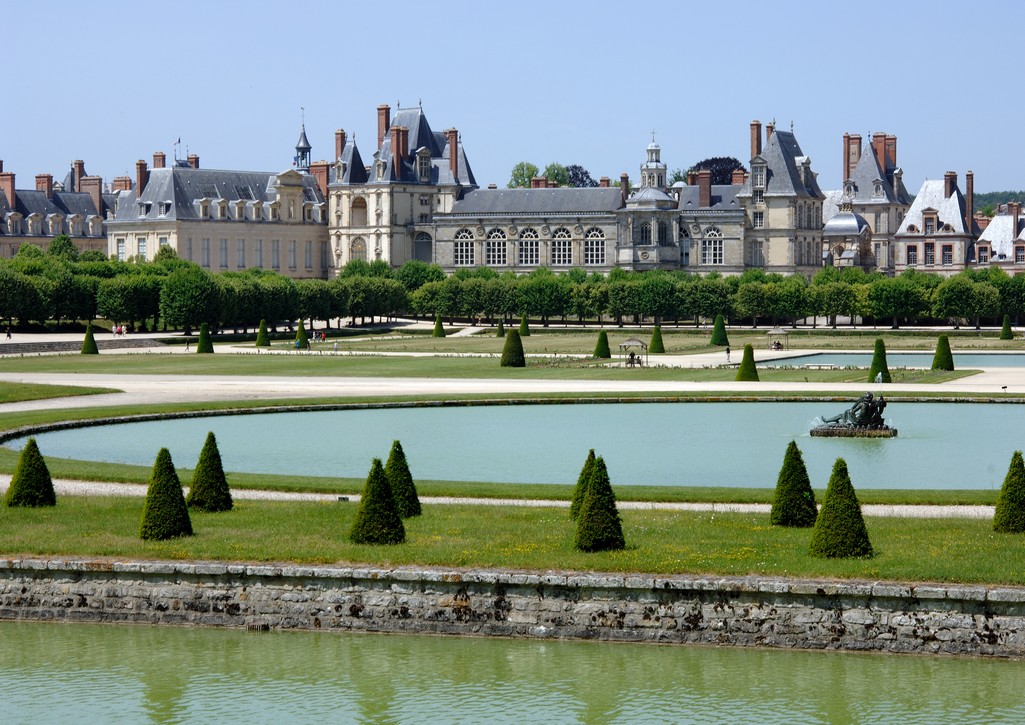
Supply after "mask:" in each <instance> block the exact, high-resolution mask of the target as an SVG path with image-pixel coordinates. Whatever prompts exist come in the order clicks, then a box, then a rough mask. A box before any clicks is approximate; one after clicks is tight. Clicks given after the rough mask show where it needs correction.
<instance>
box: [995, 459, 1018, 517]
mask: <svg viewBox="0 0 1025 725" xmlns="http://www.w3.org/2000/svg"><path fill="white" fill-rule="evenodd" d="M993 530H994V531H996V532H998V533H1004V534H1021V533H1025V464H1023V463H1022V457H1021V451H1015V452H1014V455H1012V456H1011V465H1010V466H1008V468H1007V475H1006V476H1005V477H1004V485H1003V486H1001V487H1000V495H999V496H998V497H997V505H996V508H995V510H994V512H993Z"/></svg>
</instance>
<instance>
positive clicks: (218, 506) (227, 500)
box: [185, 431, 233, 511]
mask: <svg viewBox="0 0 1025 725" xmlns="http://www.w3.org/2000/svg"><path fill="white" fill-rule="evenodd" d="M185 504H186V505H187V506H188V507H189V508H190V509H197V510H199V511H231V507H232V505H233V502H232V500H231V490H230V489H229V488H228V479H227V478H226V477H225V475H224V466H223V465H221V452H220V451H219V450H218V449H217V438H216V437H215V436H214V434H213V431H210V432H209V433H207V434H206V442H205V443H203V450H201V451H200V452H199V463H197V464H196V470H195V472H194V473H193V474H192V485H191V486H190V487H189V495H188V496H187V497H186V498H185Z"/></svg>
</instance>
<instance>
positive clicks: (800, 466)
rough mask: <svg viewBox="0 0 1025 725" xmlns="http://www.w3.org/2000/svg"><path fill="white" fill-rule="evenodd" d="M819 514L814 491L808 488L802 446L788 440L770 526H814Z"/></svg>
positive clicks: (809, 480)
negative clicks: (799, 446)
mask: <svg viewBox="0 0 1025 725" xmlns="http://www.w3.org/2000/svg"><path fill="white" fill-rule="evenodd" d="M818 514H819V510H818V508H817V507H816V506H815V492H814V491H813V490H812V488H811V479H809V478H808V469H807V468H806V467H805V465H804V457H803V456H802V455H801V449H800V448H798V447H797V443H796V442H795V441H790V443H789V444H788V445H787V451H786V453H785V454H784V455H783V467H782V468H780V469H779V477H778V478H777V479H776V493H775V495H774V496H773V498H772V511H771V513H770V514H769V520H770V521H771V522H772V525H773V526H796V527H807V526H814V525H815V518H816V517H817V516H818Z"/></svg>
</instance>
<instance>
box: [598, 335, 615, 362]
mask: <svg viewBox="0 0 1025 725" xmlns="http://www.w3.org/2000/svg"><path fill="white" fill-rule="evenodd" d="M594 356H595V357H597V358H602V359H604V360H608V359H609V358H611V357H612V350H610V349H609V333H607V332H605V330H602V331H601V332H599V333H598V342H597V343H596V344H595V346H594Z"/></svg>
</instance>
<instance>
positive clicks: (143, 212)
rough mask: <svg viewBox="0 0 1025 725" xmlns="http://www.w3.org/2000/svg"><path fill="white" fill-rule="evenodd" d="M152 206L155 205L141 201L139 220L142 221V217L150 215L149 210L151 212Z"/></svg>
mask: <svg viewBox="0 0 1025 725" xmlns="http://www.w3.org/2000/svg"><path fill="white" fill-rule="evenodd" d="M152 205H153V203H152V202H149V201H140V202H139V218H140V219H141V218H142V217H144V216H146V215H147V214H149V210H150V207H152Z"/></svg>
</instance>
